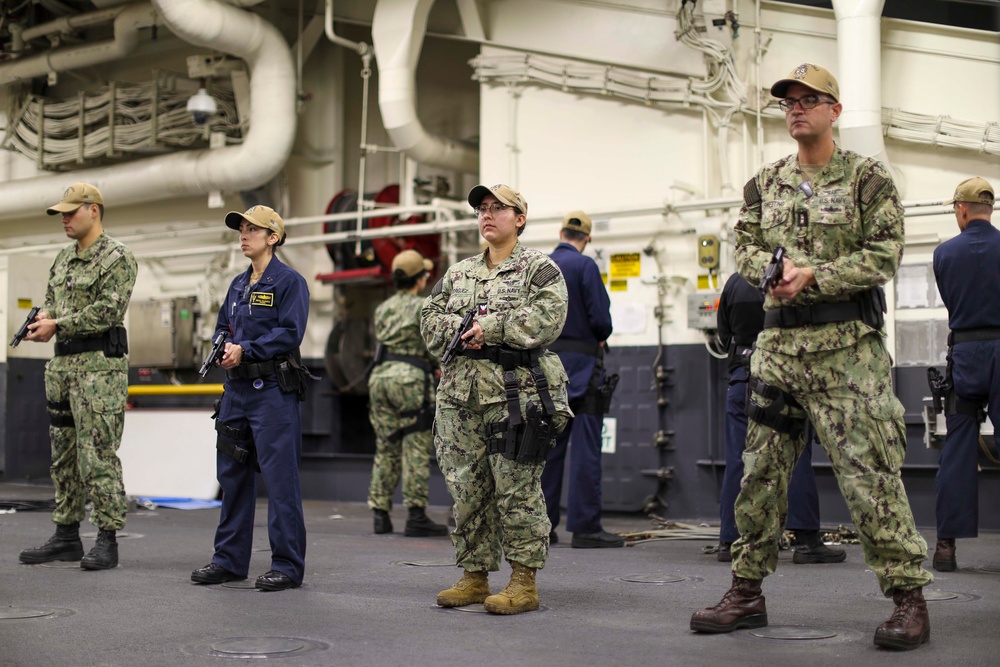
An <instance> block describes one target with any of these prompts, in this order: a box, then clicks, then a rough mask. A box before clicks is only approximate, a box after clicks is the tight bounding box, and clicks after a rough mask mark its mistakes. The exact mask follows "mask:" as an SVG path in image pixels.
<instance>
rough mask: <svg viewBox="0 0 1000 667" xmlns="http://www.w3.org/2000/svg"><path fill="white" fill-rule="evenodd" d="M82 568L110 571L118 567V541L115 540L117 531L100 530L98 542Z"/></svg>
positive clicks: (81, 565)
mask: <svg viewBox="0 0 1000 667" xmlns="http://www.w3.org/2000/svg"><path fill="white" fill-rule="evenodd" d="M80 567H82V568H83V569H84V570H110V569H111V568H113V567H118V541H117V540H116V539H115V531H113V530H103V529H101V530H98V531H97V542H95V543H94V548H93V549H91V550H90V553H88V554H87V555H86V556H84V557H83V560H81V561H80Z"/></svg>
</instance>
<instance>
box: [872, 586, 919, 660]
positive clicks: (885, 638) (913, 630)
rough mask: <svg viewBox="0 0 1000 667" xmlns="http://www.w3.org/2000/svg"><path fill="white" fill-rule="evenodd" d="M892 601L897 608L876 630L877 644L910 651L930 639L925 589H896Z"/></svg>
mask: <svg viewBox="0 0 1000 667" xmlns="http://www.w3.org/2000/svg"><path fill="white" fill-rule="evenodd" d="M892 601H893V602H895V603H896V610H895V611H894V612H893V613H892V616H891V617H890V618H889V620H888V621H886V622H885V623H883V624H882V625H880V626H878V628H877V629H876V630H875V645H876V646H881V647H882V648H891V649H895V650H897V651H909V650H912V649H915V648H917V647H918V646H920V645H921V644H923V643H925V642H927V641H930V638H931V619H930V617H929V616H928V615H927V603H926V602H925V601H924V589H923V588H914V589H913V590H911V591H901V590H898V589H897V590H894V591H893V592H892Z"/></svg>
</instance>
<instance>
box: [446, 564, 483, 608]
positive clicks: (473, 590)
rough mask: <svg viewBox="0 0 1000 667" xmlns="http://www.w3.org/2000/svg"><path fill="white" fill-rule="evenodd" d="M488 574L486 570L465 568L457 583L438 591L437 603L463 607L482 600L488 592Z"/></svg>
mask: <svg viewBox="0 0 1000 667" xmlns="http://www.w3.org/2000/svg"><path fill="white" fill-rule="evenodd" d="M488 576H489V575H488V574H487V573H486V572H482V571H472V570H465V572H464V573H463V574H462V578H461V579H459V580H458V583H456V584H455V585H454V586H452V587H451V588H446V589H445V590H443V591H441V592H440V593H438V596H437V603H438V604H439V605H441V606H442V607H464V606H466V605H470V604H478V603H480V602H482V601H483V600H485V599H486V598H487V597H489V594H490V582H489V580H488V579H487V577H488Z"/></svg>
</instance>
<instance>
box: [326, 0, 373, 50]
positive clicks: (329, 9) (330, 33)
mask: <svg viewBox="0 0 1000 667" xmlns="http://www.w3.org/2000/svg"><path fill="white" fill-rule="evenodd" d="M324 28H325V30H326V38H327V39H328V40H330V41H331V42H333V43H334V44H337V45H339V46H345V47H347V48H349V49H351V50H352V51H357V52H358V55H359V56H363V55H365V54H366V53H368V45H367V44H365V43H364V42H352V41H351V40H349V39H346V38H344V37H341V36H340V35H338V34H337V33H336V32H335V31H334V29H333V0H326V8H325V12H324Z"/></svg>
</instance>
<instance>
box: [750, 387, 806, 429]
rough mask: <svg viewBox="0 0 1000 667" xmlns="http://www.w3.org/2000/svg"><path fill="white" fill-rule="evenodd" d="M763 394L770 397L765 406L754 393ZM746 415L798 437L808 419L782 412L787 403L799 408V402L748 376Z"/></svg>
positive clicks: (764, 424) (784, 392)
mask: <svg viewBox="0 0 1000 667" xmlns="http://www.w3.org/2000/svg"><path fill="white" fill-rule="evenodd" d="M755 394H756V395H759V396H763V397H764V398H767V399H770V400H771V403H770V404H769V405H767V406H766V407H765V406H763V405H761V404H760V403H759V402H758V401H757V400H756V399H755V398H754V395H755ZM746 403H747V407H746V415H747V417H748V418H749V419H752V420H753V421H755V422H757V423H758V424H762V425H763V426H769V427H770V428H773V429H774V430H775V431H778V432H779V433H787V434H788V435H790V436H792V437H793V438H798V437H799V436H800V435H803V433H804V432H805V430H806V425H807V424H808V421H807V420H806V419H805V417H792V416H790V415H787V414H784V413H783V412H782V410H783V409H784V407H785V406H786V405H787V406H789V407H791V408H799V409H801V407H802V406H800V405H799V402H798V401H796V400H795V398H794V397H793V396H792V395H791V394H789V393H788V392H786V391H782V390H781V389H779V388H777V387H775V386H774V385H770V384H767V383H766V382H762V381H760V380H758V379H756V378H753V377H750V378H749V379H748V380H747V399H746Z"/></svg>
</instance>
